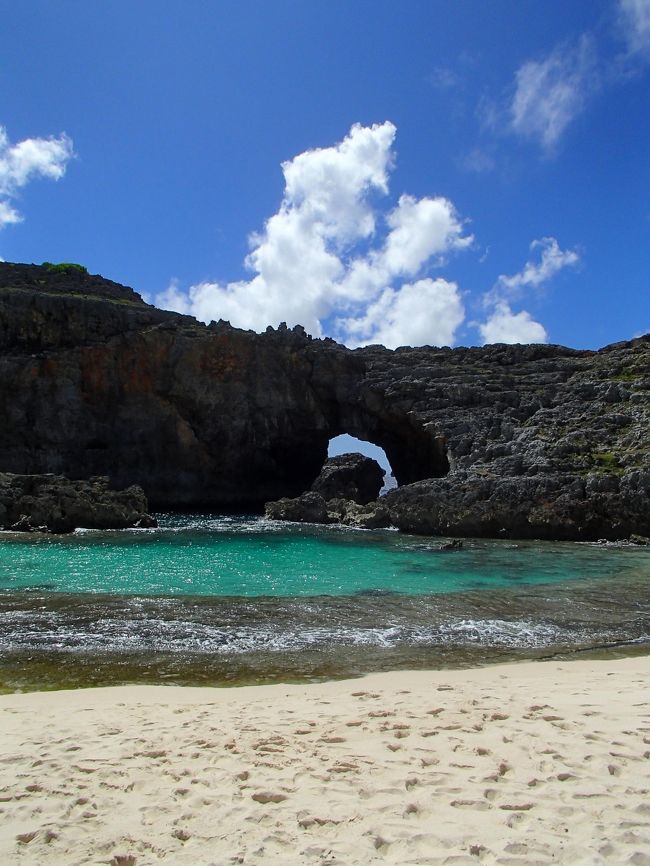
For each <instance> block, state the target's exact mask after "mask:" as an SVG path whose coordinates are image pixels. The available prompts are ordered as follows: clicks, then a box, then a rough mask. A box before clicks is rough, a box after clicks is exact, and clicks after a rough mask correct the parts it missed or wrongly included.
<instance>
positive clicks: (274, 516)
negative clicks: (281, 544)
mask: <svg viewBox="0 0 650 866" xmlns="http://www.w3.org/2000/svg"><path fill="white" fill-rule="evenodd" d="M264 514H265V516H266V517H268V518H269V519H271V520H289V521H292V522H293V523H330V522H331V521H330V519H329V516H328V514H327V505H326V503H325V500H324V499H323V497H322V496H321V495H320V493H315V492H314V491H311V490H310V491H308V492H307V493H303V494H302V496H296V497H292V498H289V497H284V498H282V499H278V500H276V501H275V502H267V503H266V505H265V506H264Z"/></svg>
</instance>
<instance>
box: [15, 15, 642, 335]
mask: <svg viewBox="0 0 650 866" xmlns="http://www.w3.org/2000/svg"><path fill="white" fill-rule="evenodd" d="M0 8H1V9H2V22H3V37H4V38H3V51H2V54H1V56H0V81H1V85H2V86H1V87H0V126H2V127H3V128H4V135H2V136H0V256H2V257H4V258H5V259H7V260H10V261H27V262H29V261H35V262H41V261H44V260H49V261H76V262H80V263H82V264H84V265H86V266H87V267H88V269H89V270H90V271H91V272H93V273H101V274H103V275H105V276H107V277H110V278H112V279H115V280H118V281H120V282H124V283H126V284H128V285H131V286H133V287H134V288H136V289H137V290H138V291H140V292H142V293H143V294H144V295H145V296H146V297H147V299H148V300H150V301H152V302H153V301H156V302H157V303H159V304H160V305H164V306H168V307H174V308H176V309H179V310H181V311H185V312H191V313H194V314H197V315H198V316H200V317H202V318H205V319H207V320H209V319H212V318H214V319H218V318H220V317H223V318H225V319H229V320H231V321H232V322H233V324H237V325H240V326H244V327H253V328H255V329H256V330H261V329H263V327H264V326H265V324H268V323H270V324H273V325H277V324H278V323H279V322H280V321H282V320H284V321H287V322H288V323H289V324H290V325H293V324H295V323H296V322H301V323H303V324H305V325H306V327H307V329H308V330H309V331H311V332H312V333H314V334H321V335H325V334H329V335H332V336H335V337H336V338H338V339H340V340H342V341H344V342H346V343H347V344H348V345H353V346H354V345H363V344H364V343H368V342H383V343H385V344H386V345H389V346H396V345H400V344H402V343H412V344H424V343H431V344H450V345H477V344H481V343H483V342H495V341H501V340H503V341H511V342H516V341H522V342H525V341H549V342H554V343H562V344H566V345H572V346H576V347H585V348H597V347H599V346H602V345H605V344H607V343H610V342H613V341H617V340H622V339H629V338H631V337H633V336H635V335H638V334H640V333H643V332H646V331H649V330H650V303H649V299H650V159H649V155H648V144H649V141H650V0H602V2H601V0H584V2H575V0H574V2H570V0H569V2H567V0H564V2H555V0H546V2H544V3H539V2H537V0H535V2H529V0H509V2H505V0H503V2H500V0H491V2H489V3H486V2H482V0H472V2H469V0H455V2H437V0H422V2H420V0H409V2H406V3H397V2H395V0H391V2H386V0H345V2H343V0H300V2H298V0H256V2H253V0H237V2H199V0H194V2H188V0H185V2H175V0H170V2H166V3H165V4H160V3H158V2H153V0H138V2H132V0H129V2H124V0H112V2H111V3H110V4H100V3H89V2H87V0H57V2H56V3H52V2H51V0H21V2H20V3H16V2H4V3H2V5H1V7H0Z"/></svg>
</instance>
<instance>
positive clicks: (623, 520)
mask: <svg viewBox="0 0 650 866" xmlns="http://www.w3.org/2000/svg"><path fill="white" fill-rule="evenodd" d="M383 501H384V503H385V505H386V506H387V508H388V509H389V511H390V516H391V521H392V523H393V525H395V526H396V527H398V528H399V529H402V530H404V531H407V532H415V533H421V534H425V535H452V536H454V535H455V536H477V537H479V536H489V537H493V538H494V537H496V538H499V537H502V538H544V539H557V540H562V539H566V540H571V539H574V540H581V539H582V540H589V541H596V540H598V539H600V538H603V539H610V540H611V539H617V538H623V537H626V538H627V537H629V536H630V534H632V533H634V532H637V533H639V534H643V529H644V528H645V532H646V533H647V531H648V527H650V471H632V472H629V473H627V474H625V475H623V476H618V475H615V476H614V475H607V474H604V475H593V474H586V475H585V476H580V475H573V474H566V475H562V474H560V473H557V472H555V473H549V472H545V473H543V474H535V475H531V476H516V477H508V476H505V477H504V476H498V475H496V474H492V473H488V474H486V473H484V472H477V471H474V472H472V471H471V470H469V471H467V470H458V471H456V472H453V473H450V474H449V475H448V476H447V477H446V478H441V479H436V480H429V481H420V482H418V483H417V484H410V485H407V486H406V487H402V488H400V489H398V490H394V491H391V492H390V493H388V494H387V495H386V496H385V497H383Z"/></svg>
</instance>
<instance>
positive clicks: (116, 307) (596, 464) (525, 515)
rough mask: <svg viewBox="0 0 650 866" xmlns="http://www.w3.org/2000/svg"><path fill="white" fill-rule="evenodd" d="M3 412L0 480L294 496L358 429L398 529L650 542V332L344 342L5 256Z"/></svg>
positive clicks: (153, 494)
mask: <svg viewBox="0 0 650 866" xmlns="http://www.w3.org/2000/svg"><path fill="white" fill-rule="evenodd" d="M0 418H1V419H2V423H1V424H0V470H2V471H6V472H14V473H19V474H30V475H31V474H43V473H54V474H56V475H65V476H67V477H69V478H76V479H83V478H90V477H92V476H95V475H105V476H109V477H110V483H111V486H112V487H114V488H123V487H127V486H128V485H131V484H139V485H141V486H142V488H143V489H144V491H145V493H146V495H147V497H148V498H149V502H150V503H151V504H152V506H153V507H164V508H174V507H190V506H191V507H192V508H200V507H209V508H211V509H225V508H227V509H230V510H232V509H234V508H237V509H243V508H247V507H255V508H261V507H262V505H263V503H264V502H266V501H269V500H278V499H280V498H281V497H296V496H299V495H300V494H301V493H302V492H303V491H305V490H309V488H310V486H311V485H312V483H313V482H314V480H315V479H316V478H317V477H318V475H319V473H320V471H321V469H322V467H323V464H324V463H325V460H326V457H327V447H328V443H329V440H330V439H331V438H332V437H334V436H337V435H339V434H341V433H349V434H350V435H352V436H356V437H358V438H360V439H364V440H366V441H369V442H373V443H374V444H376V445H379V446H380V447H382V448H383V449H384V451H385V452H386V455H387V457H388V459H389V461H390V464H391V466H392V468H393V471H394V474H395V477H396V479H397V482H398V484H399V485H400V487H399V488H398V489H397V490H395V491H393V492H392V493H391V494H389V497H388V498H387V500H388V501H387V502H386V503H384V504H385V505H386V506H387V507H389V508H390V512H391V516H392V518H393V520H394V522H395V523H396V525H398V526H399V527H400V528H402V529H407V530H411V531H417V532H426V533H441V534H456V535H461V534H467V535H495V536H497V537H498V536H500V535H509V536H512V537H515V536H519V537H543V538H576V539H582V538H599V537H603V538H610V539H616V538H619V539H622V538H628V537H629V536H630V534H632V533H635V534H637V535H640V536H646V537H647V536H650V518H649V499H650V496H649V489H648V483H647V480H646V479H647V477H648V473H650V336H646V337H640V338H637V339H634V340H631V341H629V342H625V343H617V344H614V345H611V346H607V347H605V348H604V349H600V350H599V351H597V352H594V351H577V350H573V349H568V348H564V347H562V346H551V345H533V346H521V345H515V346H506V345H491V346H484V347H482V348H462V347H461V348H457V349H448V348H435V347H426V346H425V347H420V348H407V347H404V348H400V349H397V350H396V351H389V350H387V349H384V348H383V347H381V346H368V347H366V348H363V349H356V350H354V351H351V350H348V349H346V348H345V347H343V346H340V345H338V344H337V343H335V342H334V341H333V340H329V339H325V340H312V339H311V338H310V337H309V336H308V335H306V334H305V333H304V331H302V329H300V328H294V329H288V328H285V329H277V330H274V329H273V328H271V329H269V330H268V331H267V332H266V333H264V334H256V333H253V332H252V331H242V330H238V329H236V328H231V327H230V326H229V325H228V324H227V323H225V322H218V323H211V324H210V325H207V326H206V325H202V324H200V323H199V322H197V321H196V320H194V319H192V318H190V317H188V316H180V315H178V314H175V313H168V312H163V311H161V310H157V309H155V308H154V307H151V306H149V305H147V304H145V303H144V302H143V301H142V299H141V298H140V296H139V295H137V294H136V293H135V292H133V291H132V290H131V289H128V288H125V287H123V286H118V285H117V284H116V283H112V282H110V281H108V280H104V279H103V278H101V277H97V276H91V275H89V274H84V273H83V272H78V273H52V272H51V271H49V270H48V269H46V268H40V267H37V266H32V265H12V264H10V263H0ZM382 501H383V500H382ZM326 510H327V509H326ZM1 515H2V506H1V505H0V516H1ZM20 516H21V515H20V514H16V515H15V519H14V520H13V522H15V521H16V520H18V519H20ZM2 519H3V521H5V524H6V519H5V518H2Z"/></svg>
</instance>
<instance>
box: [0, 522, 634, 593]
mask: <svg viewBox="0 0 650 866" xmlns="http://www.w3.org/2000/svg"><path fill="white" fill-rule="evenodd" d="M160 524H161V525H160V527H159V528H158V529H156V530H132V531H120V532H97V531H94V532H93V531H84V532H77V533H74V534H72V535H69V536H61V537H59V538H55V537H51V536H50V537H47V536H44V537H41V538H38V539H34V538H32V537H29V536H27V537H25V536H22V537H21V536H18V535H13V536H8V537H6V538H5V540H4V543H3V544H1V545H0V589H2V590H5V589H6V590H20V589H34V588H35V589H39V588H40V589H45V590H47V591H49V592H79V593H85V592H93V593H98V592H103V593H120V594H146V595H152V596H161V595H174V596H177V595H193V596H243V597H251V596H276V597H277V596H286V597H304V596H319V595H351V594H354V593H363V592H373V591H375V592H382V591H383V592H396V593H407V594H412V593H417V594H429V593H440V592H460V591H463V590H468V589H490V588H492V589H495V588H499V587H507V586H510V585H512V584H513V583H518V584H520V585H522V586H527V585H535V584H540V583H555V582H558V581H560V582H564V581H568V580H584V579H585V578H606V577H612V578H613V577H615V576H619V575H620V574H621V573H626V572H630V571H634V570H635V569H637V568H638V567H642V566H643V565H644V564H646V563H647V562H648V558H649V557H648V554H647V553H646V552H645V551H643V550H641V549H639V548H624V549H621V548H611V547H610V548H602V547H599V546H597V545H588V544H549V543H548V542H539V543H535V542H521V543H514V542H499V541H466V542H464V548H463V550H460V551H453V552H450V551H444V550H441V549H440V548H441V546H442V542H441V541H440V539H425V538H419V537H414V536H405V535H401V534H399V533H396V532H390V531H375V532H360V531H355V530H349V529H341V528H334V527H315V526H300V525H286V524H284V525H283V524H277V523H274V522H271V521H264V520H262V519H259V518H258V519H246V518H243V519H242V518H236V517H235V518H233V517H225V518H213V519H210V518H201V517H197V516H184V517H172V516H167V517H164V516H163V517H161V520H160Z"/></svg>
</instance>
